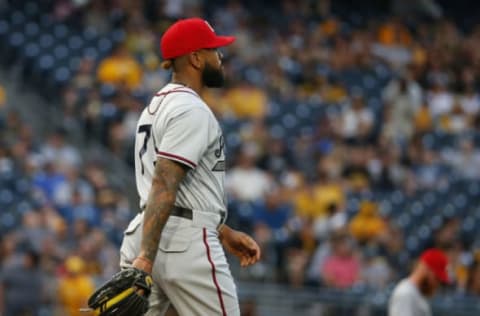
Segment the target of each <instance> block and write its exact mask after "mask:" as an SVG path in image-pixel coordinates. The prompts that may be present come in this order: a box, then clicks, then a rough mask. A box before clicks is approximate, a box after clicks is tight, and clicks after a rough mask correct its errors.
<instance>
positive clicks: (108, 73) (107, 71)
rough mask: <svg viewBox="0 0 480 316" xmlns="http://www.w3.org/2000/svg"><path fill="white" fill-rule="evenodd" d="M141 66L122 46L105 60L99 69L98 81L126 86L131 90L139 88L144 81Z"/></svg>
mask: <svg viewBox="0 0 480 316" xmlns="http://www.w3.org/2000/svg"><path fill="white" fill-rule="evenodd" d="M142 75H143V73H142V68H141V66H140V64H139V63H138V62H137V61H136V60H135V59H134V58H133V57H132V56H131V55H130V54H129V53H128V50H127V49H126V48H125V47H123V46H120V47H118V48H117V49H116V50H115V51H114V53H113V55H112V56H110V57H107V58H105V59H104V60H103V61H102V62H101V63H100V66H99V67H98V73H97V76H98V80H99V81H100V82H102V83H110V84H115V85H122V84H125V85H126V86H127V87H128V88H129V89H135V88H137V87H138V86H139V85H140V83H141V81H142Z"/></svg>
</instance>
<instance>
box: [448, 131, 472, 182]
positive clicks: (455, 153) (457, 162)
mask: <svg viewBox="0 0 480 316" xmlns="http://www.w3.org/2000/svg"><path fill="white" fill-rule="evenodd" d="M459 143H460V144H459V146H458V149H455V150H445V151H443V152H442V156H443V157H444V159H445V161H446V162H447V163H448V164H450V165H452V166H453V167H454V168H455V170H456V171H457V172H458V173H459V174H460V175H461V176H462V177H464V178H467V179H479V178H480V152H479V151H478V149H476V148H475V144H474V142H473V140H472V139H469V138H465V139H462V140H460V141H459Z"/></svg>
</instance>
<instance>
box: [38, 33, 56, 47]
mask: <svg viewBox="0 0 480 316" xmlns="http://www.w3.org/2000/svg"><path fill="white" fill-rule="evenodd" d="M39 44H40V47H41V48H42V49H50V48H51V47H52V46H53V45H54V44H55V37H53V35H52V34H42V35H40V38H39Z"/></svg>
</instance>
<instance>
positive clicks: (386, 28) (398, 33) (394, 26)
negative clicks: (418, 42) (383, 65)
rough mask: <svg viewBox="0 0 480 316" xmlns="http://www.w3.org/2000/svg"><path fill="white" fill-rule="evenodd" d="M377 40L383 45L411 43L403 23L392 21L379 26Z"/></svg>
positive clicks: (407, 44) (406, 44)
mask: <svg viewBox="0 0 480 316" xmlns="http://www.w3.org/2000/svg"><path fill="white" fill-rule="evenodd" d="M378 41H379V42H380V43H381V44H383V45H402V46H409V45H410V44H411V43H412V37H411V35H410V32H409V31H408V29H407V28H406V27H405V26H404V25H402V24H401V23H400V22H397V21H392V22H388V23H385V24H383V25H382V26H381V27H380V30H379V34H378Z"/></svg>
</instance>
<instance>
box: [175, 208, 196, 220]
mask: <svg viewBox="0 0 480 316" xmlns="http://www.w3.org/2000/svg"><path fill="white" fill-rule="evenodd" d="M170 215H171V216H178V217H183V218H186V219H193V211H192V210H191V209H189V208H184V207H180V206H174V207H173V208H172V210H171V211H170Z"/></svg>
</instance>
